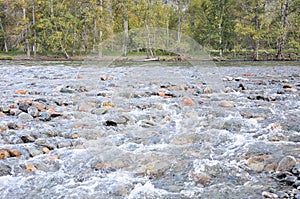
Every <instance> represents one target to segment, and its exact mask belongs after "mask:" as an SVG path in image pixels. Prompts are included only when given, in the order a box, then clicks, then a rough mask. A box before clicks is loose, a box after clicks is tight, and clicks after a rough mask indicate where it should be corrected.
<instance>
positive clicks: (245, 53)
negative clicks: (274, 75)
mask: <svg viewBox="0 0 300 199" xmlns="http://www.w3.org/2000/svg"><path fill="white" fill-rule="evenodd" d="M207 53H208V54H210V57H211V58H212V59H213V60H214V61H231V60H232V61H235V60H239V61H252V60H253V51H252V50H241V51H225V52H223V53H222V57H220V53H219V51H217V50H210V51H209V52H207ZM276 53H277V51H276V50H260V51H259V60H261V61H276ZM119 54H120V53H116V54H115V55H112V56H116V57H119ZM155 55H156V57H159V58H160V60H161V61H178V60H177V59H176V58H177V57H178V56H179V55H176V54H174V53H170V52H163V51H157V52H156V53H155ZM88 56H90V55H89V54H88V53H83V52H78V53H76V55H74V56H71V57H70V59H66V57H65V56H64V54H63V53H39V54H37V56H36V57H34V56H33V55H31V56H30V57H28V56H27V55H26V53H24V52H20V51H10V52H7V53H6V52H0V60H70V61H77V60H84V59H86V58H87V57H88ZM94 56H95V57H96V56H97V55H94ZM186 56H188V55H184V56H183V57H182V58H183V59H185V58H186ZM127 57H128V59H136V58H137V57H138V59H139V60H141V59H144V58H146V57H147V54H146V52H143V51H141V52H129V53H128V55H127ZM285 60H286V61H289V60H293V61H299V60H300V50H299V51H294V50H293V51H292V50H287V51H286V52H285Z"/></svg>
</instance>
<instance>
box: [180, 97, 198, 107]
mask: <svg viewBox="0 0 300 199" xmlns="http://www.w3.org/2000/svg"><path fill="white" fill-rule="evenodd" d="M181 104H182V106H194V105H195V102H194V101H193V100H192V99H191V98H189V97H184V98H183V100H182V102H181Z"/></svg>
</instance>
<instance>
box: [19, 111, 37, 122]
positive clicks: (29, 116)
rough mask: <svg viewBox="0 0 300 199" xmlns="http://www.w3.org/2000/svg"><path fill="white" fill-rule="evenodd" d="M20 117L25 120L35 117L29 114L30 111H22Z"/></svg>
mask: <svg viewBox="0 0 300 199" xmlns="http://www.w3.org/2000/svg"><path fill="white" fill-rule="evenodd" d="M18 118H19V119H21V120H24V121H30V120H32V119H33V117H32V116H31V115H29V114H28V113H24V112H22V113H20V114H19V115H18Z"/></svg>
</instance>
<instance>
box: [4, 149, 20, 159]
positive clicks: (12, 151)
mask: <svg viewBox="0 0 300 199" xmlns="http://www.w3.org/2000/svg"><path fill="white" fill-rule="evenodd" d="M7 152H8V153H9V155H10V157H16V158H18V157H20V155H21V152H20V151H18V150H15V149H7Z"/></svg>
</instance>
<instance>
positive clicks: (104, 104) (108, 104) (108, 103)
mask: <svg viewBox="0 0 300 199" xmlns="http://www.w3.org/2000/svg"><path fill="white" fill-rule="evenodd" d="M102 107H104V108H113V107H115V105H114V104H113V103H112V102H103V103H102Z"/></svg>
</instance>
